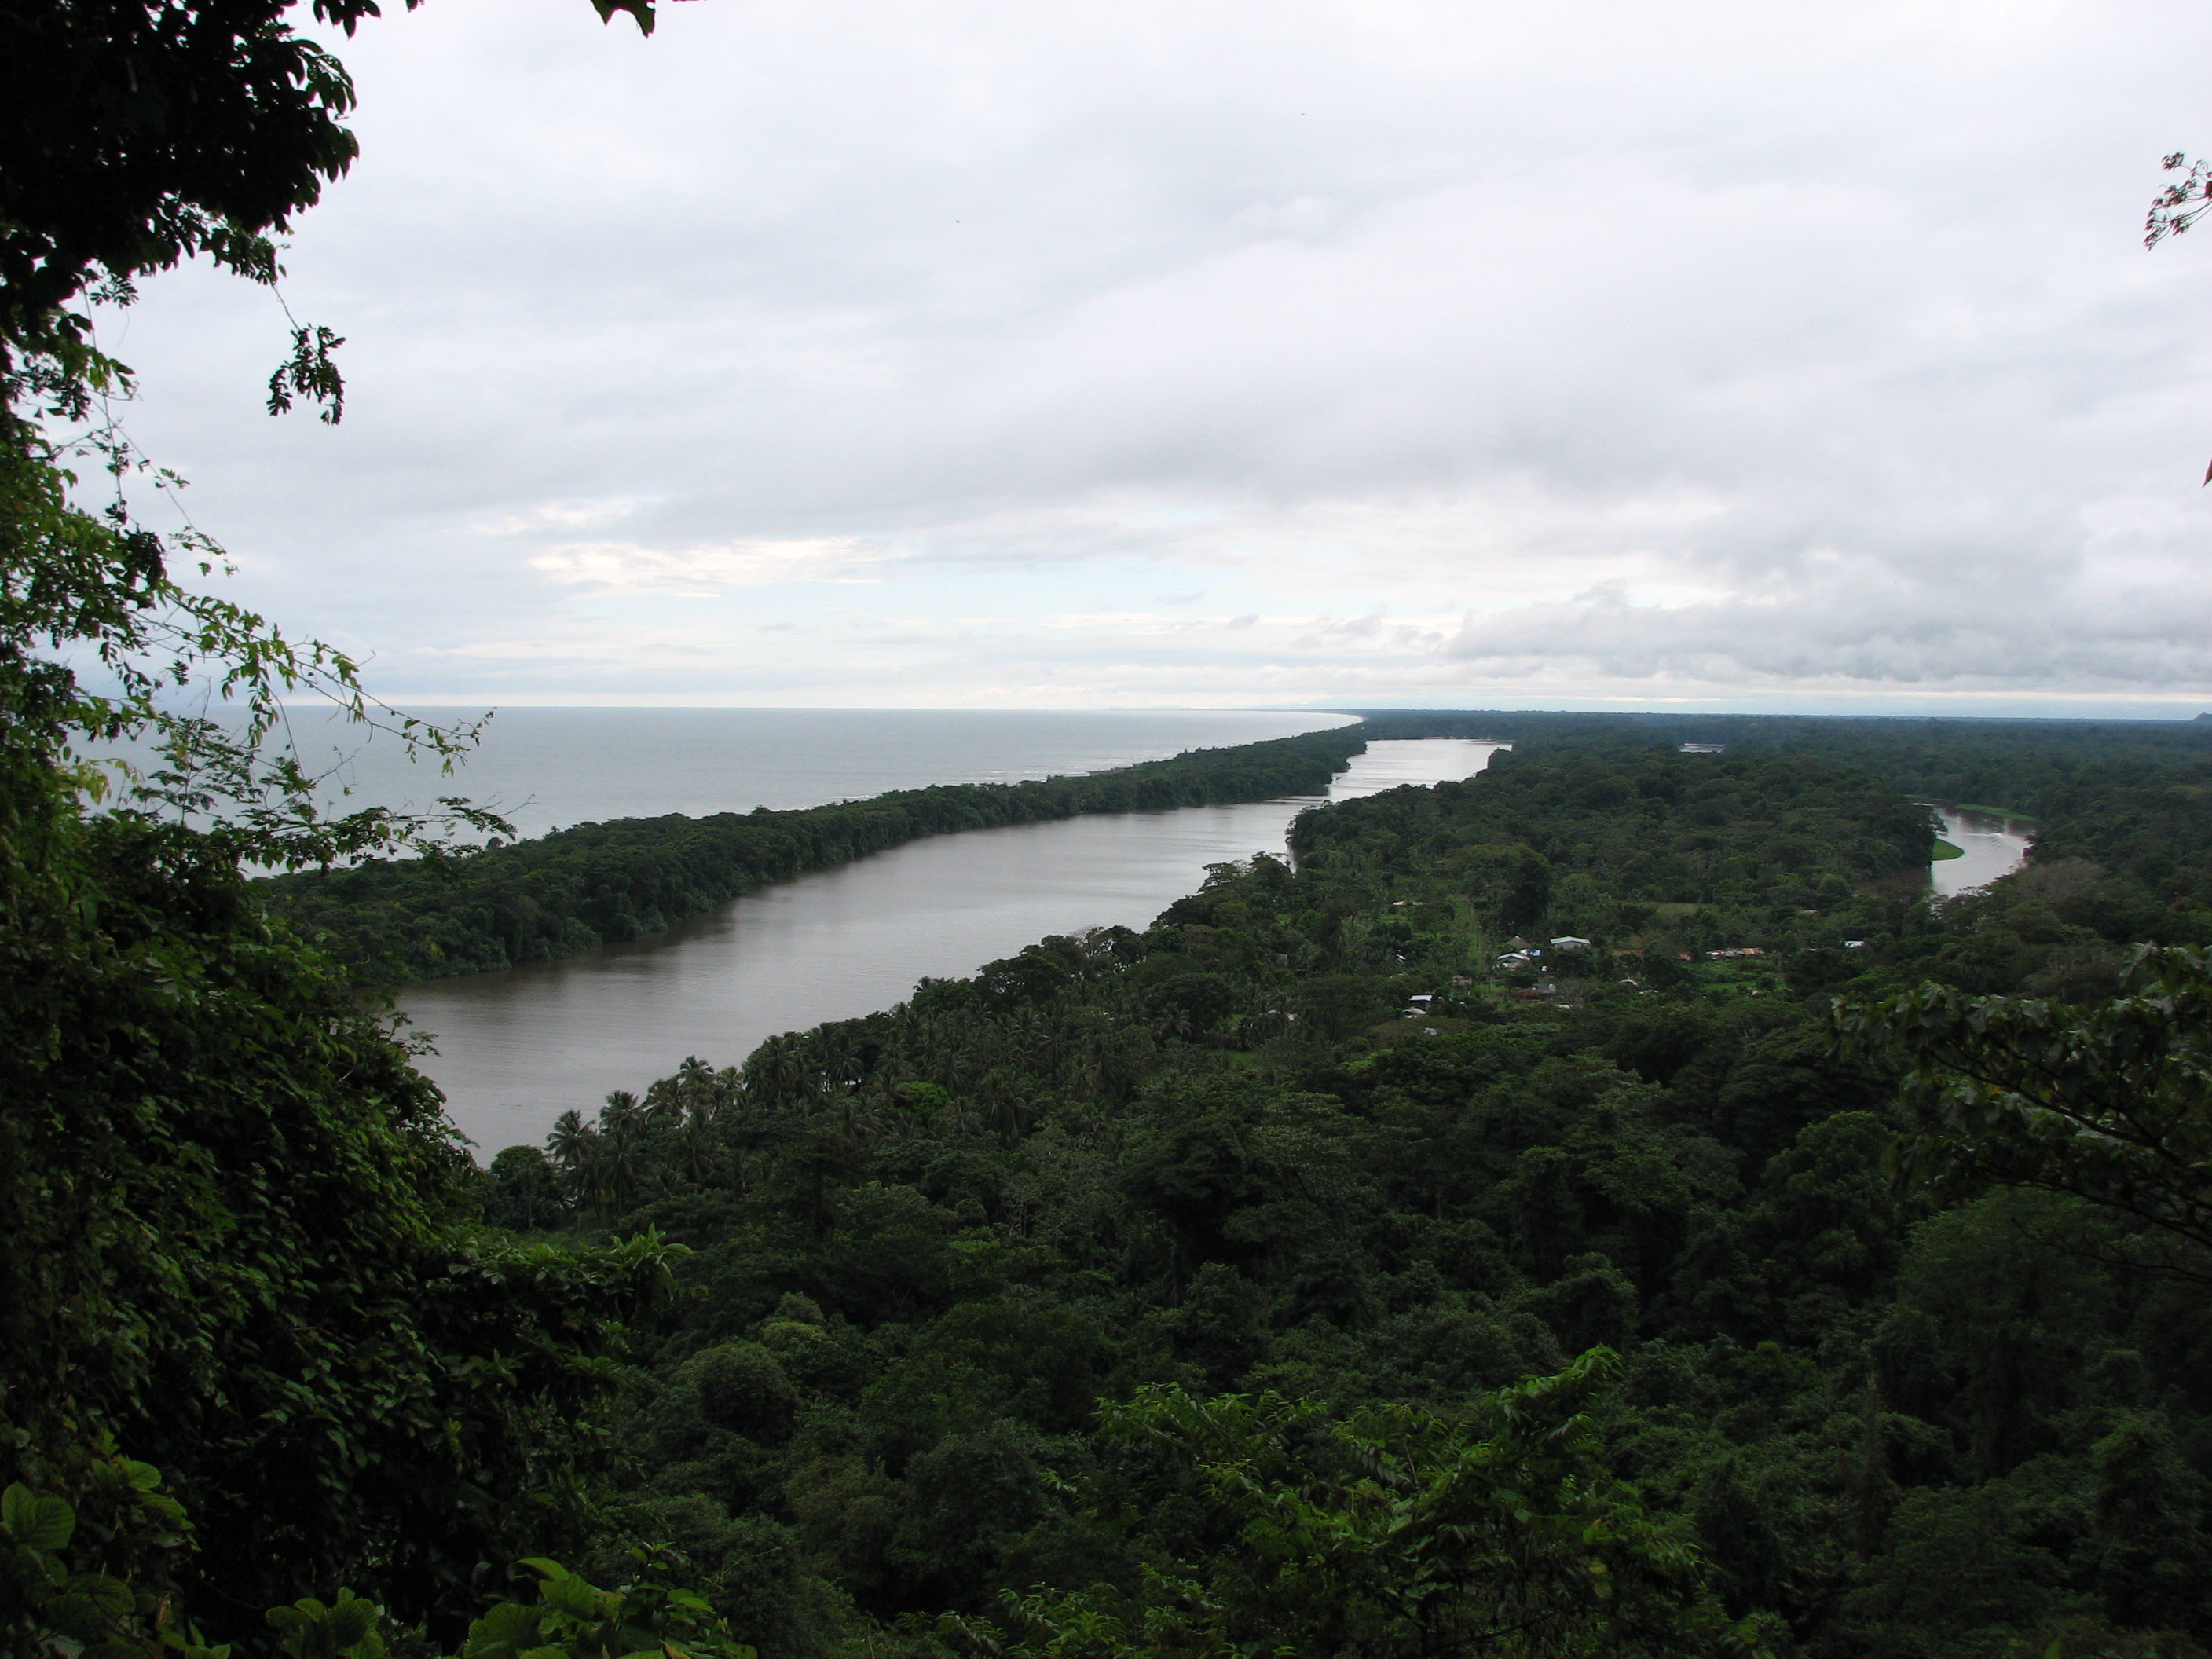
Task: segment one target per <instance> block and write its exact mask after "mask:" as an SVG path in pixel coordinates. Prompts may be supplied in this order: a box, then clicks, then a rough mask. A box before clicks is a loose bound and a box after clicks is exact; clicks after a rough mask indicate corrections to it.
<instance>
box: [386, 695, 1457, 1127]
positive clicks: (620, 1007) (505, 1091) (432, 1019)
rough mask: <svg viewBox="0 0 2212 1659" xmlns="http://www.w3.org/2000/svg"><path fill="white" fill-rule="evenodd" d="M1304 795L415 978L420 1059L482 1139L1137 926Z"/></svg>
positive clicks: (812, 883)
mask: <svg viewBox="0 0 2212 1659" xmlns="http://www.w3.org/2000/svg"><path fill="white" fill-rule="evenodd" d="M1498 747H1499V745H1498V744H1488V743H1475V742H1470V741H1467V740H1463V739H1460V738H1425V739H1419V740H1408V741H1402V742H1390V743H1374V744H1369V745H1368V748H1367V752H1366V753H1365V754H1364V755H1358V756H1355V757H1353V758H1352V769H1351V770H1350V771H1348V772H1346V773H1345V774H1344V775H1342V776H1340V778H1339V779H1338V780H1337V781H1336V785H1335V787H1334V788H1333V789H1332V790H1331V791H1330V794H1329V799H1333V800H1345V799H1353V798H1355V797H1358V796H1361V795H1370V794H1374V793H1377V792H1379V791H1381V790H1383V789H1389V788H1395V787H1397V786H1398V785H1400V784H1405V783H1419V784H1430V783H1434V782H1436V781H1438V780H1439V779H1443V778H1463V777H1470V776H1472V775H1474V774H1475V773H1476V772H1479V771H1480V770H1481V769H1483V767H1485V766H1486V765H1487V764H1488V763H1489V761H1490V757H1491V756H1492V754H1493V753H1494V752H1495V751H1496V750H1497V749H1498ZM1313 804H1314V801H1313V800H1311V799H1304V800H1299V799H1292V800H1277V801H1263V802H1258V803H1255V804H1253V805H1243V806H1190V807H1182V808H1179V809H1177V810H1176V811H1165V812H1115V813H1101V814H1097V815H1095V816H1092V817H1080V818H1069V819H1066V820H1064V821H1062V822H1060V823H1028V824H1017V825H1012V826H1009V827H1007V828H1005V829H975V830H969V831H967V832H966V833H964V834H961V835H956V836H937V837H934V838H933V839H931V840H928V841H919V842H910V843H908V845H906V846H904V847H898V848H892V849H891V850H890V851H889V852H886V853H878V854H874V855H873V856H872V857H869V858H865V859H860V860H855V861H854V863H851V864H847V865H841V866H838V867H836V869H832V870H823V871H817V872H813V873H811V874H809V875H805V876H800V877H798V878H794V879H793V880H791V881H787V882H780V883H777V884H775V885H774V886H771V887H764V888H762V889H760V890H758V891H757V892H752V893H748V894H746V895H745V896H744V897H743V898H740V899H735V900H732V902H729V903H727V904H725V905H722V906H720V908H717V909H715V910H714V911H713V912H711V913H709V914H708V915H704V916H701V917H698V918H696V919H695V920H693V921H689V922H685V923H684V924H681V925H680V926H678V927H674V928H671V930H670V931H669V932H667V933H659V934H656V935H655V936H654V937H653V938H652V939H649V940H639V941H636V942H634V943H632V944H629V945H608V946H605V947H602V948H601V949H599V950H596V951H588V952H586V953H585V954H584V955H581V956H577V957H568V958H565V959H564V960H562V961H560V962H548V963H531V964H530V965H528V966H526V967H522V968H516V969H508V970H507V971H506V972H504V973H497V974H480V975H473V976H471V977H469V978H466V979H447V980H432V981H427V982H425V983H422V984H419V985H415V986H410V987H408V989H407V991H406V993H405V994H404V995H403V996H402V997H401V998H400V1006H401V1007H402V1009H403V1010H404V1012H406V1013H407V1014H408V1015H409V1017H410V1018H412V1019H413V1020H414V1022H415V1024H416V1028H417V1029H418V1030H423V1031H427V1032H429V1033H431V1034H433V1036H435V1039H436V1042H437V1048H438V1052H437V1053H435V1054H430V1055H427V1056H425V1057H424V1059H423V1060H422V1069H423V1070H424V1071H425V1072H427V1073H428V1074H429V1075H430V1076H431V1077H432V1078H433V1079H435V1081H436V1082H437V1084H438V1085H439V1086H440V1087H441V1089H443V1090H444V1091H446V1098H447V1109H448V1111H449V1112H450V1113H451V1114H452V1115H453V1121H455V1122H457V1123H458V1124H459V1125H460V1127H461V1129H462V1132H463V1133H465V1134H467V1135H468V1136H469V1137H470V1138H471V1139H473V1140H474V1141H476V1143H477V1146H478V1147H479V1149H480V1150H481V1152H483V1154H485V1155H489V1153H490V1152H495V1151H496V1150H497V1149H498V1148H500V1147H501V1146H512V1145H514V1144H516V1143H518V1142H523V1141H536V1140H538V1139H542V1138H543V1137H544V1133H545V1132H546V1130H547V1129H548V1128H550V1127H551V1125H552V1122H553V1120H554V1119H555V1118H556V1117H557V1116H558V1115H560V1114H561V1113H562V1112H564V1111H566V1110H568V1109H569V1108H571V1107H575V1108H577V1109H581V1110H584V1111H585V1112H586V1113H587V1114H588V1113H589V1112H591V1111H593V1110H596V1109H597V1108H598V1106H599V1103H600V1102H601V1101H602V1100H603V1099H605V1097H606V1094H607V1092H608V1091H610V1090H613V1089H631V1090H642V1089H643V1088H644V1086H645V1085H647V1083H649V1082H650V1081H652V1080H653V1079H654V1078H657V1077H664V1076H666V1075H667V1074H668V1073H671V1072H672V1071H674V1070H675V1069H676V1063H677V1061H678V1060H681V1059H683V1058H684V1055H686V1054H697V1055H699V1056H700V1057H701V1058H702V1059H704V1060H709V1061H711V1062H712V1063H713V1064H714V1065H717V1066H726V1065H733V1064H735V1063H736V1062H738V1061H739V1060H743V1059H744V1056H745V1055H746V1054H750V1052H751V1051H752V1049H753V1048H755V1046H756V1045H757V1044H758V1043H759V1042H760V1041H761V1040H762V1039H763V1037H767V1036H774V1035H775V1033H776V1032H778V1031H787V1030H804V1029H805V1028H806V1027H808V1026H811V1025H817V1024H820V1023H821V1022H822V1021H823V1020H825V1019H848V1018H853V1017H854V1016H856V1015H860V1014H865V1013H868V1012H872V1011H873V1010H875V1009H878V1008H885V1007H889V1006H890V1005H891V1004H892V1003H894V1002H897V1001H899V1000H902V998H904V997H905V996H906V994H908V992H909V991H911V990H912V989H913V988H914V984H915V981H916V980H917V979H919V978H921V977H923V976H925V975H931V976H939V975H947V976H949V975H966V974H971V973H973V972H975V969H977V968H979V967H981V965H982V964H983V963H986V962H989V961H992V960H994V959H995V958H997V957H1003V956H1008V955H1011V954H1012V952H1014V951H1018V950H1019V949H1021V947H1022V946H1023V945H1029V944H1031V943H1034V942H1035V941H1036V940H1037V939H1042V938H1043V937H1044V936H1045V935H1046V934H1048V933H1075V932H1079V931H1080V930H1081V929H1083V928H1085V927H1107V926H1112V925H1114V924H1116V923H1118V924H1120V925H1121V926H1123V927H1136V928H1142V927H1146V926H1148V925H1150V923H1151V922H1152V919H1153V918H1154V917H1155V916H1157V915H1158V914H1159V913H1160V912H1161V911H1162V910H1164V909H1165V908H1167V907H1168V906H1169V905H1170V904H1171V903H1173V902H1175V901H1176V899H1178V898H1180V897H1182V896H1183V895H1184V894H1185V893H1188V892H1189V891H1190V890H1192V889H1194V887H1196V886H1197V885H1198V884H1199V883H1200V881H1201V880H1202V879H1204V877H1205V871H1206V866H1207V865H1209V864H1216V863H1220V862H1222V861H1224V860H1231V859H1238V858H1245V857H1249V855H1250V854H1253V853H1255V852H1262V851H1265V852H1277V853H1279V852H1281V851H1282V850H1283V848H1284V837H1285V832H1286V831H1287V829H1288V827H1289V824H1290V820H1291V817H1292V816H1293V815H1294V814H1295V813H1296V812H1297V811H1298V810H1299V809H1301V808H1302V807H1304V806H1308V805H1313Z"/></svg>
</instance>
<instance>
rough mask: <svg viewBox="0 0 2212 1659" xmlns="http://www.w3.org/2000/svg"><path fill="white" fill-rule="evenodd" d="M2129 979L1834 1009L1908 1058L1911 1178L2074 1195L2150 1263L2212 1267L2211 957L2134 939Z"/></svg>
mask: <svg viewBox="0 0 2212 1659" xmlns="http://www.w3.org/2000/svg"><path fill="white" fill-rule="evenodd" d="M2121 991H2122V994H2121V995H2119V996H2118V997H2116V998H2114V999H2112V1000H2111V1001H2108V1002H2106V1003H2104V1004H2102V1005H2100V1006H2096V1007H2092V1008H2078V1007H2073V1006H2069V1005H2067V1004H2064V1003H2058V1002H2050V1001H2046V1000H2043V999H2041V998H2037V997H2002V996H1980V997H1973V996H1967V995H1965V994H1962V993H1960V991H1958V990H1955V989H1954V988H1952V987H1948V986H1942V985H1936V984H1928V985H1923V986H1922V987H1920V988H1919V989H1918V990H1917V991H1909V992H1905V993H1904V994H1900V995H1898V996H1894V997H1891V998H1889V999H1887V1000H1884V1001H1881V1002H1876V1003H1872V1004H1842V1005H1838V1007H1837V1009H1836V1011H1835V1015H1834V1018H1835V1025H1836V1030H1837V1033H1838V1037H1839V1038H1840V1039H1841V1041H1842V1042H1844V1044H1846V1045H1848V1046H1852V1047H1857V1048H1863V1049H1870V1050H1873V1051H1875V1052H1876V1053H1878V1054H1889V1055H1893V1056H1894V1057H1896V1058H1899V1059H1901V1060H1904V1061H1905V1064H1906V1065H1907V1066H1909V1067H1910V1070H1909V1071H1908V1072H1907V1073H1906V1075H1905V1083H1904V1089H1903V1094H1902V1100H1903V1103H1904V1108H1905V1113H1906V1115H1907V1118H1908V1121H1909V1124H1910V1127H1909V1129H1908V1132H1907V1133H1906V1134H1905V1137H1904V1138H1903V1139H1900V1140H1899V1143H1898V1145H1897V1147H1896V1149H1895V1158H1896V1161H1897V1166H1898V1169H1899V1173H1900V1174H1901V1175H1903V1176H1905V1179H1906V1180H1908V1181H1909V1182H1913V1183H1915V1184H1924V1185H1926V1186H1928V1187H1929V1188H1932V1189H1934V1190H1935V1192H1936V1194H1938V1195H1939V1196H1944V1197H1952V1196H1958V1195H1962V1194H1971V1193H1972V1192H1973V1191H1975V1190H1976V1189H1977V1188H1979V1187H1981V1186H1982V1185H1984V1183H1988V1182H1996V1183H1999V1184H2002V1185H2007V1186H2021V1187H2038V1188H2045V1189H2046V1190H2049V1191H2053V1192H2061V1193H2069V1194H2073V1195H2074V1196H2075V1197H2077V1198H2081V1199H2086V1200H2088V1201H2089V1202H2091V1203H2093V1204H2097V1205H2101V1206H2105V1207H2106V1208H2108V1209H2111V1210H2114V1211H2117V1212H2119V1213H2121V1214H2122V1215H2124V1216H2125V1217H2127V1218H2130V1220H2131V1221H2132V1222H2134V1223H2135V1224H2136V1227H2137V1228H2138V1229H2140V1230H2141V1231H2140V1237H2141V1238H2142V1241H2143V1243H2144V1246H2145V1252H2146V1259H2147V1260H2148V1261H2150V1262H2152V1263H2153V1264H2154V1265H2155V1266H2157V1267H2160V1268H2162V1269H2163V1270H2165V1271H2167V1272H2170V1273H2179V1274H2182V1275H2185V1276H2187V1277H2190V1278H2193V1279H2212V964H2208V962H2207V957H2206V953H2205V952H2204V951H2202V950H2198V949H2194V948H2192V947H2190V946H2186V945H2171V946H2157V945H2139V946H2137V947H2136V951H2135V952H2134V954H2133V955H2132V956H2131V957H2130V958H2129V961H2128V965H2127V969H2126V971H2125V973H2124V975H2122V979H2121Z"/></svg>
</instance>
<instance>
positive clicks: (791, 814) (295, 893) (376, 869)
mask: <svg viewBox="0 0 2212 1659" xmlns="http://www.w3.org/2000/svg"><path fill="white" fill-rule="evenodd" d="M1366 746H1367V740H1366V737H1365V735H1364V732H1362V730H1361V728H1360V727H1359V726H1358V725H1356V724H1355V725H1352V726H1338V727H1334V728H1332V729H1330V730H1328V731H1325V732H1307V733H1304V734H1303V735H1301V736H1298V737H1295V738H1273V739H1270V740H1267V741H1265V742H1261V743H1250V744H1237V745H1235V746H1233V747H1231V748H1225V749H1200V750H1189V751H1188V752H1186V753H1183V754H1181V755H1177V756H1175V757H1172V758H1171V759H1168V760H1161V761H1147V762H1143V763H1139V764H1137V765H1134V766H1126V767H1117V768H1115V769H1113V770H1111V771H1107V772H1098V773H1092V774H1089V775H1082V776H1073V777H1070V776H1055V777H1050V778H1045V779H1041V780H1036V781H1028V782H1023V783H1010V784H997V783H968V784H940V785H938V786H935V787H930V788H927V789H900V790H893V791H891V792H890V793H885V794H881V795H877V796H874V797H872V798H871V799H866V800H860V801H836V802H833V803H831V804H829V805H824V806H812V807H805V808H800V809H798V810H795V811H773V810H771V809H769V808H768V807H760V808H757V809H756V810H754V811H751V812H750V813H744V814H738V813H734V812H725V813H719V814H716V815H714V816H713V817H700V818H693V817H684V816H682V815H681V814H675V813H671V814H669V815H667V816H665V817H653V818H621V819H617V820H614V821H613V822H611V823H585V824H579V825H576V826H575V827H574V828H572V829H562V830H556V831H555V832H554V833H552V834H550V835H546V836H538V837H537V838H535V839H533V840H530V841H523V842H514V843H513V844H510V845H502V844H500V843H498V842H494V843H492V844H491V845H489V846H487V847H485V848H482V849H479V850H476V851H472V852H469V853H467V854H463V855H460V856H458V857H455V856H447V857H442V858H433V859H414V860H370V861H368V862H365V863H362V864H360V865H356V866H353V867H351V868H349V869H343V870H324V871H310V872H301V873H298V874H294V875H288V876H278V877H272V878H267V879H265V880H264V881H263V882H261V883H259V884H258V887H259V889H260V891H261V893H262V895H263V901H264V902H265V903H266V904H267V905H268V906H269V908H270V910H271V911H272V912H273V913H274V914H276V915H281V916H283V918H285V920H286V921H289V922H290V923H291V924H292V926H293V927H295V928H297V929H299V930H300V931H301V933H304V934H306V935H307V937H309V938H311V939H315V940H316V941H317V942H318V944H319V945H321V946H323V948H325V949H326V950H329V951H331V952H332V953H333V954H334V955H336V956H337V957H340V958H341V959H343V960H344V961H346V962H347V963H350V964H351V965H352V966H353V968H354V969H355V970H356V972H357V973H362V974H364V975H369V976H372V977H380V978H412V979H439V978H444V977H447V976H450V975H459V974H477V973H483V972H487V971H489V970H492V969H500V968H508V967H512V966H513V965H514V964H516V963H523V962H543V961H545V960H547V959H549V958H551V957H563V956H572V955H574V954H575V953H576V952H577V951H585V950H588V949H590V948H591V947H592V945H599V944H604V943H609V942H619V941H621V940H624V939H635V938H637V937H638V936H639V935H641V934H644V933H659V931H661V930H662V929H663V928H665V927H668V926H669V925H670V924H671V923H672V922H675V921H680V920H682V919H683V918H684V917H685V916H690V915H698V914H699V913H700V912H702V911H704V910H708V909H710V908H713V907H714V906H715V905H717V904H720V903H722V902H725V901H726V900H729V899H733V898H735V897H737V896H738V895H739V894H741V893H747V892H750V891H751V890H753V889H754V888H756V887H759V886H761V885H763V884H765V883H768V882H771V881H781V880H783V879H785V878H788V877H791V876H795V875H799V874H801V873H803V872H805V871H808V870H819V869H823V868H826V867H828V866H831V865H836V864H843V863H846V862H848V861H849V860H853V859H856V858H861V857H864V856H866V854H870V853H880V852H883V851H884V850H885V849H886V848H892V847H897V846H900V845H902V844H903V843H905V842H910V841H918V840H920V839H921V838H922V837H924V836H941V835H947V834H951V833H952V832H954V831H957V830H962V829H987V828H991V827H994V826H997V825H1003V824H1013V823H1042V822H1045V821H1048V820H1050V819H1055V818H1068V817H1077V816H1079V814H1082V813H1085V812H1131V811H1158V810H1160V809H1163V808H1166V807H1174V806H1203V805H1216V804H1220V803H1226V802H1237V801H1255V800H1271V799H1275V798H1277V797H1279V796H1285V795H1317V794H1322V793H1326V792H1327V790H1328V785H1329V781H1330V780H1331V779H1333V778H1334V776H1335V775H1336V774H1338V773H1339V772H1341V771H1342V770H1344V769H1345V766H1346V763H1347V762H1348V761H1349V759H1350V757H1352V756H1353V755H1356V754H1358V753H1359V752H1360V751H1361V750H1364V748H1365V747H1366Z"/></svg>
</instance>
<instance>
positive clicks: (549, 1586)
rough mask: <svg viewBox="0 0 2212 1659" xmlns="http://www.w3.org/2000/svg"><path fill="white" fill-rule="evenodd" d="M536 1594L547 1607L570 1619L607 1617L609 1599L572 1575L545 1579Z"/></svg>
mask: <svg viewBox="0 0 2212 1659" xmlns="http://www.w3.org/2000/svg"><path fill="white" fill-rule="evenodd" d="M538 1595H541V1596H543V1597H544V1600H545V1601H546V1604H547V1605H548V1606H550V1607H557V1608H559V1609H560V1610H561V1611H562V1613H567V1614H568V1616H569V1617H570V1618H572V1619H584V1620H599V1619H604V1618H605V1617H606V1615H607V1612H608V1607H607V1602H608V1600H609V1598H608V1597H606V1596H605V1595H601V1594H600V1593H599V1591H598V1590H595V1589H592V1587H591V1586H590V1585H589V1584H587V1583H585V1582H584V1581H583V1580H582V1579H580V1578H578V1577H575V1576H574V1575H573V1574H571V1575H569V1576H568V1577H562V1578H549V1579H547V1580H546V1581H545V1582H544V1583H542V1584H540V1585H539V1586H538Z"/></svg>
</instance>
